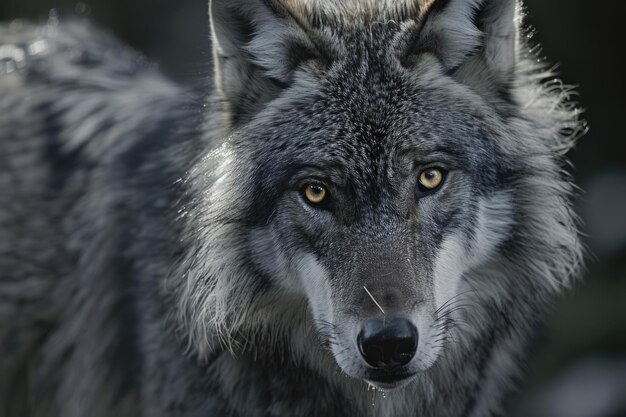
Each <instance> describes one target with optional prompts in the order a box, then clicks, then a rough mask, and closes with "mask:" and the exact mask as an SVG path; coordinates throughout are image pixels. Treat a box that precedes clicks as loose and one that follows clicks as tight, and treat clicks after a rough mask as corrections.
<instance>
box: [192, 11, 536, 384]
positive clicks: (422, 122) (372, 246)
mask: <svg viewBox="0 0 626 417" xmlns="http://www.w3.org/2000/svg"><path fill="white" fill-rule="evenodd" d="M252 3H253V4H249V3H246V2H243V1H242V2H239V1H234V2H227V1H215V2H213V3H212V6H211V12H212V17H213V32H214V42H215V45H214V47H215V57H216V62H217V70H216V81H217V88H218V89H219V90H220V94H222V99H224V100H225V103H226V106H227V109H226V112H225V114H226V116H227V118H228V122H229V123H230V126H231V136H230V139H229V140H228V141H227V142H226V143H225V144H224V145H223V147H222V150H221V151H218V152H215V153H214V154H213V156H214V157H215V158H217V159H216V161H215V162H214V163H215V164H216V165H218V168H217V169H215V170H214V171H210V168H207V167H204V168H201V169H200V170H199V172H200V174H195V175H196V176H197V177H198V178H200V181H199V183H200V187H204V191H203V195H205V200H207V201H208V202H209V203H207V205H206V208H204V206H203V204H205V203H206V201H204V200H203V201H204V202H203V201H201V202H200V203H199V205H200V207H201V210H202V211H201V212H200V213H202V217H200V219H199V220H198V222H197V223H198V224H200V226H199V227H198V230H200V231H204V230H206V232H202V233H204V234H202V239H203V243H202V245H201V247H200V248H198V249H197V250H196V251H195V252H194V256H195V258H193V259H192V261H190V263H192V262H193V263H195V264H199V265H200V266H202V268H196V269H197V270H198V271H201V272H194V269H193V268H191V269H190V272H187V274H188V279H189V282H190V283H191V284H188V285H187V288H188V290H186V291H189V293H187V294H186V299H191V301H189V303H190V305H191V307H189V309H190V310H192V311H191V313H190V314H191V316H190V318H188V319H187V320H188V321H189V322H193V323H203V322H205V321H207V320H212V321H213V322H214V323H216V326H217V327H219V326H220V325H222V326H225V325H224V324H223V322H227V321H229V320H230V322H231V323H234V322H236V321H237V320H239V319H238V318H237V317H235V318H233V316H237V315H238V314H240V313H241V311H244V310H245V311H247V310H246V309H247V306H246V305H248V304H250V303H253V302H254V301H255V300H258V299H259V298H261V294H272V297H273V298H272V300H274V301H275V302H277V303H281V299H282V298H281V297H283V298H284V299H290V300H293V299H298V297H301V298H303V299H305V300H306V303H307V305H308V308H309V311H310V313H311V316H312V323H311V325H312V326H315V328H316V329H317V332H318V333H319V334H320V335H321V336H322V339H323V340H324V341H325V343H326V346H327V347H328V348H329V349H330V350H331V351H332V353H333V356H334V358H335V360H336V362H337V363H338V365H339V366H340V367H341V369H342V370H343V371H344V372H345V373H346V374H347V375H349V376H352V377H354V378H358V379H362V380H365V381H368V382H369V383H371V384H373V385H376V386H377V387H380V388H383V389H391V388H395V387H399V386H402V385H404V384H406V383H407V382H409V381H410V380H411V378H412V377H413V376H415V375H416V374H417V373H419V372H422V371H425V370H427V369H429V368H430V367H432V366H433V364H434V363H435V361H437V359H438V358H439V356H440V355H441V354H442V352H443V351H444V349H443V348H444V347H445V346H446V344H447V343H448V339H449V337H450V330H451V328H452V327H454V326H455V324H456V323H457V321H458V320H459V319H460V312H461V310H462V309H465V308H467V309H471V306H468V305H467V304H466V303H465V301H464V297H463V296H464V294H467V293H470V292H471V291H473V288H472V286H471V284H470V283H469V282H468V281H467V280H464V279H463V277H464V275H465V274H467V273H469V272H470V271H472V270H476V269H479V268H481V267H484V266H485V265H487V264H488V263H489V262H492V261H493V260H494V259H496V258H498V257H499V256H501V255H499V252H500V250H501V248H502V247H503V246H504V244H505V242H506V240H507V238H508V237H509V236H508V235H509V232H510V231H511V229H512V228H513V227H514V226H513V225H514V223H515V221H518V220H519V219H517V220H516V216H518V213H516V212H514V211H513V209H512V207H514V202H512V201H511V200H512V198H514V195H515V193H514V192H513V189H514V185H513V184H514V183H515V182H516V181H518V180H519V178H520V177H523V176H524V175H529V174H528V164H527V162H526V161H520V160H519V155H522V154H523V152H520V151H519V147H520V146H521V145H520V144H518V143H516V140H515V139H514V138H515V137H516V135H515V133H514V132H513V130H514V128H512V127H511V124H510V123H509V122H508V120H509V119H510V118H514V114H515V111H516V104H514V100H513V99H512V98H511V97H510V96H509V83H510V82H511V81H512V79H513V74H514V70H515V63H516V60H517V55H516V54H517V52H516V48H517V45H518V43H517V41H516V36H517V25H516V23H515V22H514V20H515V2H514V1H513V0H511V1H508V0H507V1H495V0H493V1H489V0H485V1H478V0H477V1H468V0H451V1H445V2H443V1H441V2H437V1H435V2H419V1H416V2H399V3H397V4H396V3H391V2H384V1H383V2H380V3H376V4H378V6H376V7H374V3H373V2H366V1H364V0H363V1H361V0H354V1H349V2H347V3H345V5H344V6H341V7H340V6H337V7H332V6H328V4H327V5H326V6H324V7H322V6H321V4H322V3H320V4H318V3H316V2H314V1H304V0H303V1H300V2H299V1H289V2H287V1H285V2H278V1H261V0H258V1H254V2H252ZM366 3H367V5H369V6H368V7H364V6H365V5H366ZM400 3H401V4H400ZM405 3H406V4H405ZM409 3H410V4H409ZM323 4H326V3H323ZM341 4H343V3H341ZM394 4H395V6H394ZM396 6H397V7H396ZM532 146H535V147H536V146H539V147H540V146H541V145H537V144H535V145H532ZM523 148H524V149H525V150H528V149H530V146H529V145H528V144H523ZM535 150H536V151H537V152H538V153H541V152H543V153H548V152H547V150H546V149H541V148H536V149H535ZM511 155H518V156H517V157H516V158H517V159H516V158H513V157H512V156H511ZM206 165H207V166H210V164H208V163H207V164H206ZM207 170H208V171H209V172H211V173H210V175H209V174H207V175H205V174H204V173H205V172H207ZM207 176H208V177H212V178H213V179H214V180H215V179H217V180H216V181H215V182H213V185H207V184H210V183H211V181H209V180H207ZM203 222H204V223H203ZM211 222H212V223H211ZM211 224H213V226H211ZM233 225H235V226H236V227H235V226H233ZM209 230H210V231H209ZM207 234H208V236H207ZM242 248H244V249H242ZM235 249H236V250H235ZM233 253H236V254H237V256H234V255H232V254H233ZM198 254H203V256H204V255H206V258H211V259H212V260H211V261H210V263H209V262H208V261H206V260H205V258H202V259H200V256H199V255H198ZM207 265H208V266H207ZM242 304H245V305H242ZM233 306H234V307H233ZM236 308H239V309H240V311H236ZM470 314H471V313H470ZM246 317H247V316H246ZM283 319H284V317H283ZM246 320H247V319H246ZM281 325H282V326H284V327H288V324H285V323H282V324H281ZM194 326H196V324H194ZM197 326H198V328H199V329H204V328H203V327H200V325H197ZM202 331H204V330H202ZM196 333H198V334H196V336H195V337H196V338H206V332H205V333H201V331H198V332H196ZM193 335H194V334H193V330H192V337H193Z"/></svg>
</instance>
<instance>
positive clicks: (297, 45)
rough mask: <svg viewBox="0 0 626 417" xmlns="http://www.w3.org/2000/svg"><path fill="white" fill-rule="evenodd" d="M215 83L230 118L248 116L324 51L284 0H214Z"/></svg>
mask: <svg viewBox="0 0 626 417" xmlns="http://www.w3.org/2000/svg"><path fill="white" fill-rule="evenodd" d="M209 14H210V19H211V30H212V37H213V39H212V42H213V57H214V61H215V62H214V65H215V85H216V87H217V90H218V92H219V94H220V95H221V98H222V100H223V101H224V103H225V104H226V105H227V110H228V112H229V116H230V122H231V123H232V124H233V125H236V124H238V123H240V122H242V121H245V120H246V119H248V118H249V117H250V116H251V115H253V114H254V113H256V112H257V111H259V110H260V109H261V108H262V105H263V104H264V103H266V102H267V101H269V100H271V99H272V98H273V97H275V96H276V95H277V94H278V93H279V92H280V91H281V89H282V88H284V87H285V86H287V85H289V83H290V82H291V76H292V74H293V71H294V70H295V69H296V68H297V67H298V66H299V65H300V64H302V63H303V62H310V61H318V62H319V61H323V59H324V53H323V51H322V50H321V48H319V47H318V46H317V45H316V44H315V43H314V42H313V41H312V40H311V36H309V34H308V33H307V32H308V30H307V27H306V25H305V24H303V23H302V22H301V21H298V19H297V18H296V17H295V16H293V15H292V14H291V13H290V12H289V10H288V9H287V8H286V7H285V6H284V5H283V4H282V3H281V2H280V1H279V0H210V2H209Z"/></svg>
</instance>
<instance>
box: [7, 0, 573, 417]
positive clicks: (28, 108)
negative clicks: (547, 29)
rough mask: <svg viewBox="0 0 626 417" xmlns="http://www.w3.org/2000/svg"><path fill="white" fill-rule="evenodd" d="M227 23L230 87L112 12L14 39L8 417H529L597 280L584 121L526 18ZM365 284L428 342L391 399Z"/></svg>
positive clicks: (246, 16) (387, 9) (275, 0)
mask: <svg viewBox="0 0 626 417" xmlns="http://www.w3.org/2000/svg"><path fill="white" fill-rule="evenodd" d="M209 10H210V17H211V20H212V22H211V23H212V34H213V40H212V42H213V48H214V61H215V81H214V83H213V85H214V87H213V88H212V89H211V90H212V91H211V92H210V94H208V95H207V96H206V97H202V95H201V94H197V93H195V92H192V91H187V90H185V89H184V88H182V87H180V86H177V85H175V84H173V83H172V82H170V81H168V80H167V79H165V78H164V77H163V76H162V75H160V74H159V73H158V71H157V70H156V69H155V68H153V67H151V66H150V65H148V64H147V63H145V62H144V60H143V59H142V58H141V57H140V56H138V55H137V54H135V53H134V52H132V51H129V50H128V49H127V48H125V47H124V46H123V45H120V44H119V43H118V42H117V41H116V40H114V39H112V38H111V37H110V36H109V35H107V34H106V33H103V32H101V31H99V30H97V29H96V28H94V27H93V26H91V25H89V24H87V23H86V22H83V21H64V22H59V21H57V20H56V19H51V20H50V21H49V22H48V23H47V24H43V25H30V24H26V23H23V22H13V23H11V24H7V25H4V26H0V192H1V197H0V416H3V417H16V416H32V417H40V416H41V417H43V416H45V417H54V416H62V417H83V416H93V417H100V416H120V417H124V416H139V415H144V416H155V417H161V416H163V417H164V416H168V417H173V416H181V417H182V416H275V417H278V416H389V417H392V416H419V417H488V416H501V415H504V405H505V404H506V401H507V399H508V398H509V396H510V394H511V393H513V392H514V390H515V385H516V381H517V380H518V379H519V378H520V377H521V376H522V375H523V367H524V360H525V358H526V356H527V354H528V351H529V349H530V348H531V347H532V345H533V340H534V338H535V337H536V335H537V333H538V330H539V329H540V328H541V323H542V322H543V321H544V319H545V315H546V313H547V311H548V310H549V306H550V305H551V303H552V302H553V301H554V300H555V298H556V297H558V296H559V295H560V294H561V293H562V291H563V290H564V289H566V288H568V287H569V286H570V285H571V282H572V280H573V279H575V278H576V277H577V275H578V270H579V268H580V265H581V246H580V243H579V239H578V232H577V221H576V218H575V216H574V214H573V211H572V205H571V198H572V193H573V190H574V186H573V185H572V184H571V180H570V176H569V175H568V174H567V160H566V158H565V153H566V152H567V151H568V150H569V149H570V148H571V147H572V146H573V144H574V140H575V139H576V137H578V136H579V135H580V133H582V129H583V125H582V123H581V121H580V118H579V113H580V112H579V111H578V110H577V108H576V107H575V106H574V104H572V103H571V101H570V95H571V91H570V90H569V89H568V88H567V87H564V86H563V85H561V84H560V83H558V82H556V81H547V80H552V79H553V75H552V74H551V73H550V72H548V71H547V70H546V66H545V65H544V64H540V63H537V59H536V57H535V56H534V54H533V53H532V52H531V51H530V49H529V46H528V45H527V44H526V43H525V41H524V39H525V32H524V31H523V29H522V26H521V20H522V19H521V5H520V4H518V3H517V2H515V1H514V0H435V1H426V0H423V1H421V0H401V1H395V0H394V1H392V0H387V1H384V0H381V1H377V2H375V1H373V0H346V1H326V0H324V1H322V0H212V1H211V2H210V4H209ZM208 41H209V40H207V42H208ZM431 166H436V167H438V168H441V169H443V170H444V171H445V172H447V177H446V179H445V182H444V183H443V185H442V186H441V188H440V189H439V190H438V191H437V192H434V193H430V194H427V193H422V192H420V191H417V189H418V186H417V178H418V176H419V172H420V170H422V169H424V168H427V167H431ZM311 181H315V182H318V183H322V184H324V185H325V186H326V187H327V189H328V192H329V195H330V200H329V201H330V202H329V203H328V205H327V206H324V207H322V208H320V207H312V206H310V205H308V204H307V203H305V202H304V200H303V197H302V192H301V191H302V188H303V187H304V186H306V184H308V183H310V182H311ZM363 287H366V288H367V289H368V291H369V292H370V294H371V296H372V297H373V298H374V299H375V300H377V302H378V303H379V305H380V307H382V309H383V310H384V314H385V315H397V316H402V317H406V318H407V319H409V320H410V321H411V322H412V323H414V324H415V326H416V327H417V328H418V330H419V334H420V341H419V345H418V351H417V354H416V356H415V358H414V359H413V360H412V362H411V363H409V364H408V365H407V367H406V370H407V372H410V373H415V376H414V377H413V378H412V379H411V380H410V381H408V382H407V383H406V384H404V385H403V386H398V387H396V389H393V390H390V391H388V392H381V391H378V390H376V389H370V388H371V387H370V386H369V384H368V383H367V382H366V381H367V380H370V379H371V372H372V370H371V369H369V368H368V366H367V365H366V364H365V362H364V361H363V359H362V358H361V356H360V354H359V352H358V349H357V348H356V343H355V334H356V333H357V332H358V330H359V328H360V326H362V324H363V323H364V321H365V320H367V319H368V318H372V317H380V316H381V315H382V314H383V313H382V312H381V309H379V308H378V306H377V305H375V304H374V303H373V302H372V299H371V297H370V295H369V294H367V293H366V292H365V291H364V288H363ZM383 388H384V387H383Z"/></svg>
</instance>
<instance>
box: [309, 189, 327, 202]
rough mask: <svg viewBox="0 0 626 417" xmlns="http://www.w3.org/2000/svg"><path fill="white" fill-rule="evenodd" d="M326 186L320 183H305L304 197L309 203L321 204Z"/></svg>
mask: <svg viewBox="0 0 626 417" xmlns="http://www.w3.org/2000/svg"><path fill="white" fill-rule="evenodd" d="M326 194H327V192H326V188H324V187H323V186H321V185H307V187H306V188H305V189H304V197H305V198H306V199H307V201H308V202H309V203H311V204H322V203H323V202H324V200H325V199H326Z"/></svg>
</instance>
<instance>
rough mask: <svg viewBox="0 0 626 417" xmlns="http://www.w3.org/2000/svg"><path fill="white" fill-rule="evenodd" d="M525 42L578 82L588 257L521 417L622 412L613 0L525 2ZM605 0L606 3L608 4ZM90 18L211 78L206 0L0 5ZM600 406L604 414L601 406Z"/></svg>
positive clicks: (622, 274) (164, 65)
mask: <svg viewBox="0 0 626 417" xmlns="http://www.w3.org/2000/svg"><path fill="white" fill-rule="evenodd" d="M525 3H526V7H527V18H526V21H527V23H529V24H530V25H532V26H533V27H534V28H535V29H536V34H535V35H534V36H533V38H532V42H533V43H535V44H536V43H540V44H541V45H542V50H541V51H542V52H541V55H545V56H546V57H548V60H549V62H551V63H554V64H558V67H557V68H558V72H559V73H560V74H561V78H562V79H563V80H564V81H565V82H566V83H568V84H575V85H578V86H579V87H578V88H577V91H578V92H579V94H580V97H579V101H580V102H581V104H582V106H583V107H585V108H586V109H587V111H586V114H585V118H586V119H587V121H588V122H589V125H590V131H589V133H588V134H587V135H586V136H585V137H584V138H583V139H581V140H580V142H579V144H578V146H577V148H576V150H575V151H574V152H572V153H571V155H570V156H571V159H572V161H573V163H574V166H575V170H574V172H573V173H574V175H575V177H576V179H577V183H578V184H579V185H580V187H581V188H582V189H583V192H582V195H581V197H580V198H579V200H578V203H577V206H578V211H579V213H580V215H581V217H582V219H583V221H584V223H585V227H584V231H585V233H586V235H587V238H586V239H587V244H588V247H589V249H590V257H589V259H588V266H587V271H586V274H585V275H586V276H585V282H584V283H583V284H581V285H579V286H578V287H577V288H576V289H575V290H574V291H573V293H572V294H570V295H569V296H568V297H566V298H565V299H564V300H563V301H562V303H561V304H560V305H558V306H557V308H556V310H555V313H554V315H553V317H552V318H551V321H550V329H549V330H550V331H549V332H548V334H547V335H546V338H545V340H543V341H542V343H541V344H540V347H539V348H538V351H537V353H536V354H535V356H534V358H533V360H532V362H531V364H530V377H529V378H528V380H527V382H526V383H525V389H524V392H525V393H526V394H525V395H524V396H523V398H524V401H523V406H521V407H522V408H520V407H515V408H517V409H519V410H521V411H520V417H521V416H524V417H542V416H545V417H561V416H562V417H620V416H626V140H625V138H624V136H625V135H624V131H625V128H624V126H623V125H619V123H622V122H625V124H626V120H622V119H621V118H622V117H625V118H626V115H625V110H626V109H625V107H626V104H625V103H626V101H625V97H626V91H625V88H624V86H625V85H626V83H625V82H624V78H623V76H622V73H623V72H624V67H623V66H622V64H621V59H622V57H623V56H622V55H623V52H624V42H623V41H624V38H625V37H624V36H622V31H623V28H622V20H623V17H622V14H621V13H619V12H618V10H619V7H618V2H617V1H615V2H604V3H602V4H601V5H598V4H596V3H594V2H590V1H588V0H569V1H567V2H556V1H546V0H526V2H525ZM610 3H614V6H613V7H610V6H611V4H610ZM52 8H55V9H56V10H57V11H58V13H60V14H61V15H71V14H79V15H86V16H89V17H90V18H91V19H93V20H94V21H96V22H97V23H99V24H100V25H101V26H103V27H105V28H107V29H109V30H111V31H112V32H114V33H115V34H117V36H119V37H120V38H122V39H124V40H125V41H126V42H128V43H129V44H130V45H132V46H133V47H135V48H136V49H138V50H140V51H142V52H143V53H144V54H145V55H146V56H147V57H148V58H149V59H150V60H151V61H153V62H155V63H157V64H158V65H159V66H160V68H161V69H162V71H163V72H164V73H166V74H167V75H168V76H169V77H171V78H172V79H175V80H177V81H180V82H181V83H188V84H191V85H194V86H202V85H204V84H205V80H206V79H207V77H209V76H210V73H211V69H210V56H211V54H210V46H209V30H208V24H207V22H208V18H207V1H206V0H177V1H173V0H132V1H129V0H90V1H89V2H86V3H77V2H76V1H73V0H0V21H6V20H12V19H15V18H22V19H29V20H45V19H46V18H47V16H48V13H49V11H50V10H51V9H52ZM604 408H606V409H604Z"/></svg>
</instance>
